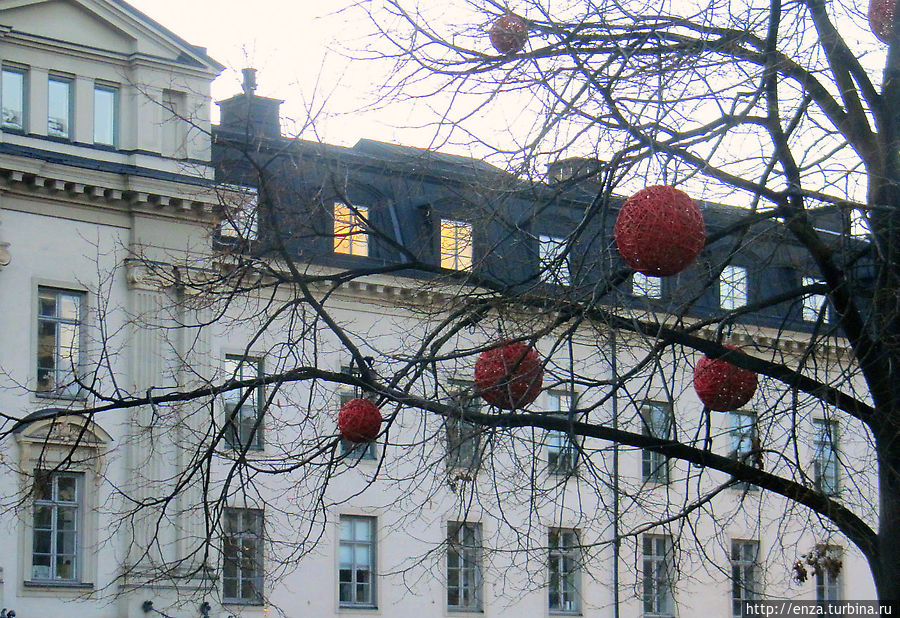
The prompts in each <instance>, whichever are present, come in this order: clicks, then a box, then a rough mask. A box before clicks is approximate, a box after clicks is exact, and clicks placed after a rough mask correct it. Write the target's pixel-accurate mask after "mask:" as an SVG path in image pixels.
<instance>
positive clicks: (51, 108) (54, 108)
mask: <svg viewBox="0 0 900 618" xmlns="http://www.w3.org/2000/svg"><path fill="white" fill-rule="evenodd" d="M47 92H48V105H47V135H49V136H51V137H64V138H68V137H70V136H71V122H72V96H71V95H72V82H71V81H69V80H64V79H56V78H52V77H51V78H50V79H49V81H48V82H47Z"/></svg>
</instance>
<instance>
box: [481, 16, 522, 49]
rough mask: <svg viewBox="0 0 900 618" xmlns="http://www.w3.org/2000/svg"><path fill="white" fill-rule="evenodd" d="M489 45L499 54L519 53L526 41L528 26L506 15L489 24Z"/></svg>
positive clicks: (517, 17) (514, 17)
mask: <svg viewBox="0 0 900 618" xmlns="http://www.w3.org/2000/svg"><path fill="white" fill-rule="evenodd" d="M490 35H491V45H493V46H494V49H496V50H497V51H498V52H500V53H501V54H504V55H506V54H513V53H515V52H517V51H521V50H522V48H523V47H525V42H526V41H527V40H528V26H527V25H526V24H525V20H524V19H522V18H521V17H519V16H518V15H514V14H512V13H507V14H506V15H502V16H500V17H498V18H497V19H495V20H494V23H492V24H491V32H490Z"/></svg>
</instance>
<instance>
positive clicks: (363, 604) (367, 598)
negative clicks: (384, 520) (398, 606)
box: [337, 515, 378, 609]
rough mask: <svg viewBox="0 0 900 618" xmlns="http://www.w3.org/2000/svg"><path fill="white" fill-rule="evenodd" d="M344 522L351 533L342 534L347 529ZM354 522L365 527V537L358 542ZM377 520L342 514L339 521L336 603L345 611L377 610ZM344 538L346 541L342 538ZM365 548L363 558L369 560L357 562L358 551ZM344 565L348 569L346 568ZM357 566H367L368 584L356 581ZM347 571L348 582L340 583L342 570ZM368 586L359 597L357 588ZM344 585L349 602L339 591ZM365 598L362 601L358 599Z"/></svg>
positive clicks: (358, 567)
mask: <svg viewBox="0 0 900 618" xmlns="http://www.w3.org/2000/svg"><path fill="white" fill-rule="evenodd" d="M345 523H346V524H348V526H349V528H350V534H349V535H345V531H346V527H345ZM356 523H365V525H366V526H368V538H367V539H360V538H357V534H356V532H357V528H356ZM377 535H378V520H377V518H376V517H373V516H369V515H341V516H340V521H339V534H338V556H337V560H338V577H337V584H338V604H339V606H340V607H344V608H368V609H374V608H376V607H378V589H377V581H378V562H377V555H378V536H377ZM345 536H346V537H347V538H345ZM345 548H347V549H348V551H349V553H350V556H351V558H350V561H349V562H348V561H345V560H344V558H343V556H344V553H345V552H344V549H345ZM359 548H365V549H366V555H367V557H368V562H366V563H365V564H363V563H362V562H357V560H356V558H357V549H359ZM345 565H346V566H347V567H348V568H345ZM360 567H367V568H368V574H369V577H368V579H369V581H368V582H360V581H359V580H358V575H359V573H360V572H361V569H360ZM346 570H349V571H350V580H349V581H342V580H341V577H342V576H343V571H346ZM361 585H362V586H368V593H367V594H364V595H359V591H360V588H359V586H361ZM343 586H349V588H347V589H348V590H349V591H350V592H351V594H350V595H349V598H350V599H351V600H345V599H344V596H343V592H342V587H343ZM361 597H364V598H361Z"/></svg>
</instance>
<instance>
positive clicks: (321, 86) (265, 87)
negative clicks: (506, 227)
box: [126, 0, 427, 146]
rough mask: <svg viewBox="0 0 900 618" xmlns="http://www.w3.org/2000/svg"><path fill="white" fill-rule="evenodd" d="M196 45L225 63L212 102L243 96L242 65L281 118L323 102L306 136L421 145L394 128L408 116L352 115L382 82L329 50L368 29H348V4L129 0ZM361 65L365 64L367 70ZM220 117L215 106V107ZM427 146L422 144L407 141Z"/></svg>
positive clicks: (325, 0) (298, 116) (299, 115)
mask: <svg viewBox="0 0 900 618" xmlns="http://www.w3.org/2000/svg"><path fill="white" fill-rule="evenodd" d="M126 1H127V2H129V3H130V4H131V5H132V6H134V7H135V8H137V9H138V10H140V11H141V12H143V13H145V14H146V15H148V16H149V17H151V18H152V19H154V20H156V21H157V22H159V23H161V24H162V25H163V26H165V27H166V28H168V29H169V30H171V31H172V32H174V33H175V34H177V35H178V36H180V37H181V38H183V39H185V40H186V41H188V42H189V43H191V44H193V45H199V46H201V47H206V48H207V51H208V53H209V55H210V56H212V57H213V58H215V59H216V60H218V61H219V62H220V63H222V64H224V65H225V66H226V69H225V70H224V71H223V72H222V74H221V75H220V76H219V78H218V79H217V80H216V82H215V83H214V84H213V100H222V99H226V98H228V97H230V96H232V95H234V94H237V93H238V92H240V84H241V74H240V70H241V69H242V68H244V67H253V68H256V69H257V70H258V73H257V82H258V85H259V88H258V90H257V94H259V95H261V96H268V97H273V98H277V99H283V100H284V101H285V102H284V104H283V105H282V116H283V117H284V118H288V119H294V120H295V121H297V122H302V121H303V119H304V118H306V117H307V115H308V114H307V112H306V107H307V105H309V103H310V102H312V103H313V104H314V105H315V104H318V105H319V106H320V107H322V106H323V104H324V101H325V99H326V98H327V104H324V109H325V110H326V114H327V117H322V118H320V119H319V120H318V121H317V122H316V131H317V133H318V135H316V134H313V133H312V132H310V131H305V132H304V133H303V135H302V136H303V137H306V138H309V139H321V140H322V141H325V142H328V143H333V144H342V145H347V146H352V145H353V144H354V143H355V142H356V141H357V140H358V139H359V138H362V137H368V138H372V139H380V140H384V141H403V140H405V141H407V142H409V141H410V140H412V141H420V142H421V141H423V140H426V139H427V138H425V137H421V138H420V139H419V140H415V136H412V135H409V134H398V133H397V132H396V131H394V130H393V129H392V128H391V127H390V126H389V125H391V124H394V125H399V126H404V125H407V124H408V122H407V121H406V118H404V117H403V116H404V115H405V114H407V113H408V112H405V111H403V110H399V109H398V110H394V111H391V112H385V111H381V112H379V113H377V114H368V115H365V114H358V113H354V112H355V111H356V110H358V109H360V107H361V106H362V105H364V104H365V101H366V100H367V94H368V93H369V92H371V91H372V90H373V89H374V85H375V84H378V83H379V82H383V81H384V79H383V76H380V75H379V71H378V70H376V68H375V67H373V66H372V65H371V64H370V63H363V62H359V61H356V62H351V61H348V60H347V59H346V58H344V57H341V56H340V55H339V54H333V53H328V48H329V47H333V46H335V44H336V43H340V44H343V45H351V46H352V44H353V39H352V37H353V36H358V35H353V34H352V33H358V32H360V31H361V28H362V27H364V26H365V24H360V23H359V22H357V23H356V24H348V23H347V21H348V20H347V18H346V17H345V16H342V15H338V14H336V13H335V11H336V10H337V9H338V8H340V7H341V6H342V5H343V4H346V3H349V0H253V1H250V2H248V1H247V0H126ZM363 65H366V66H365V67H364V66H363ZM213 107H214V109H213V114H214V118H217V116H216V114H217V109H216V108H215V107H216V106H213ZM410 145H425V144H421V143H420V144H412V143H411V144H410Z"/></svg>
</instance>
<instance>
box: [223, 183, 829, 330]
mask: <svg viewBox="0 0 900 618" xmlns="http://www.w3.org/2000/svg"><path fill="white" fill-rule="evenodd" d="M240 191H241V193H240V195H242V196H244V197H247V196H249V197H250V201H249V202H245V208H238V209H233V210H232V213H235V214H233V217H234V218H232V219H230V220H228V221H226V223H225V224H224V225H223V227H222V228H221V232H222V235H223V236H226V237H242V238H247V239H254V238H256V233H257V225H256V219H255V216H254V213H255V205H256V204H255V192H249V190H248V189H246V188H243V189H241V190H240ZM368 214H369V211H368V208H367V207H365V206H356V205H348V204H344V203H340V202H335V203H334V210H333V222H334V234H333V250H334V253H336V254H341V255H350V256H359V257H366V256H368V255H369V234H368V231H367V229H368ZM437 236H438V243H437V244H438V259H439V264H440V266H441V267H442V268H446V269H449V270H460V271H467V270H471V269H472V266H473V224H472V223H471V222H468V221H458V220H454V219H443V218H442V219H440V220H439V222H438V231H437ZM537 248H538V262H539V265H540V278H541V280H542V281H543V282H544V283H549V284H554V285H560V286H569V285H570V284H571V283H572V278H571V274H570V259H569V254H568V245H567V242H566V239H565V238H561V237H556V236H548V235H538V236H537ZM817 283H821V281H820V280H818V279H816V278H813V277H802V279H801V284H802V285H803V287H807V286H812V285H815V284H817ZM749 288H750V286H749V276H748V272H747V269H746V268H744V267H742V266H733V265H730V264H729V265H727V266H725V267H724V268H723V269H722V272H721V274H720V275H719V280H718V288H717V292H718V298H719V306H720V307H721V308H722V309H725V310H729V311H731V310H735V309H740V308H741V307H744V306H746V305H747V303H748V301H749V298H750V294H749V291H750V289H749ZM631 294H632V295H633V296H643V297H647V298H655V299H660V298H662V297H663V280H662V279H661V278H659V277H651V276H647V275H644V274H642V273H634V274H633V275H632V278H631ZM825 307H826V297H825V295H824V294H806V295H804V296H803V297H802V300H801V316H802V319H803V320H805V321H808V322H816V321H818V320H820V319H826V320H827V318H828V312H827V310H826V309H825Z"/></svg>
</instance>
